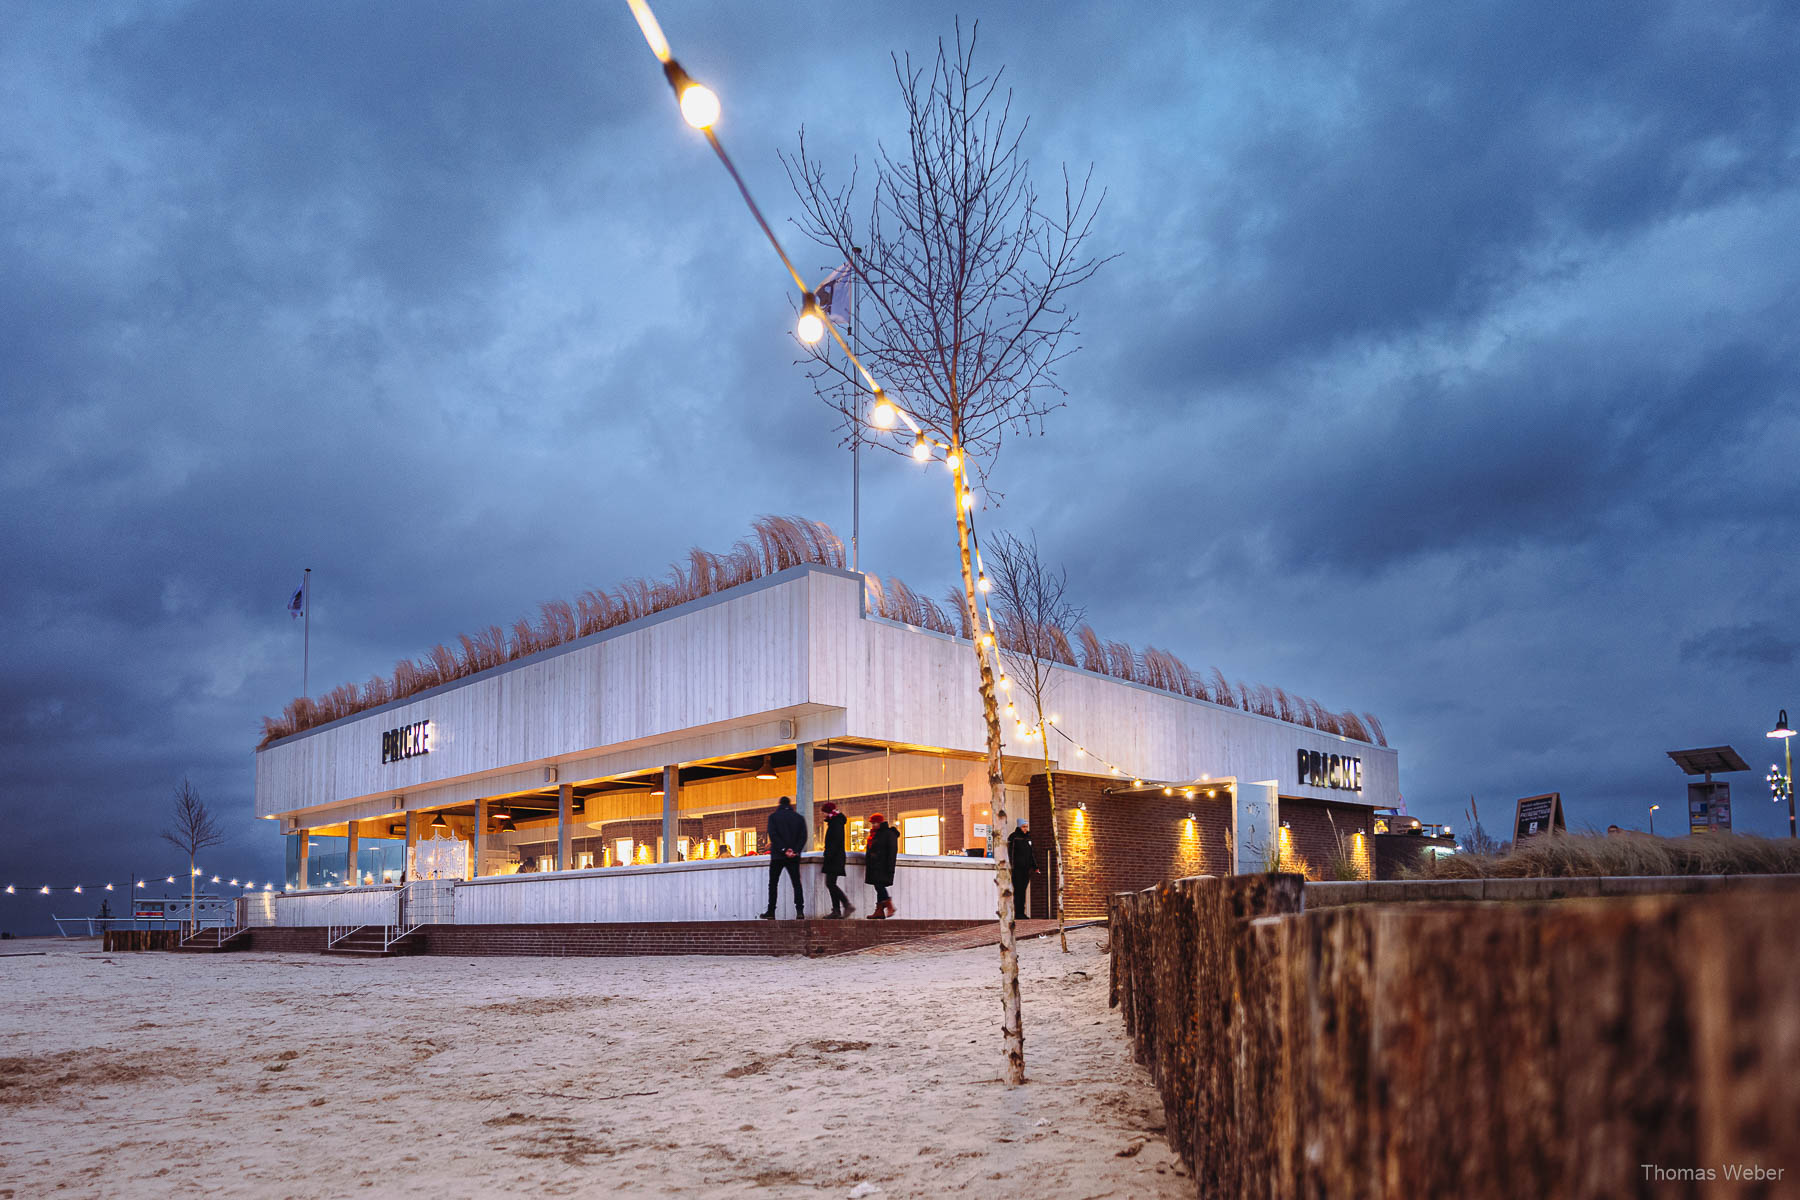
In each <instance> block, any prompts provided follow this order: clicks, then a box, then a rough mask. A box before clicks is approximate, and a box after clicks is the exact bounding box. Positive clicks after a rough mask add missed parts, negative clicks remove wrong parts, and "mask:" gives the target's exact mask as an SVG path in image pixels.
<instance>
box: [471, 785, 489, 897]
mask: <svg viewBox="0 0 1800 1200" xmlns="http://www.w3.org/2000/svg"><path fill="white" fill-rule="evenodd" d="M487 812H488V809H487V797H485V796H483V797H482V798H481V799H479V800H477V801H476V802H475V832H474V834H473V835H472V836H471V837H470V838H469V860H470V861H469V878H471V879H473V878H474V877H475V876H477V875H479V874H481V852H482V850H483V848H485V847H486V846H487Z"/></svg>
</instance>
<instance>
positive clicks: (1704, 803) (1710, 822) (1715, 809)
mask: <svg viewBox="0 0 1800 1200" xmlns="http://www.w3.org/2000/svg"><path fill="white" fill-rule="evenodd" d="M1687 787H1688V832H1689V833H1714V832H1717V833H1730V832H1731V785H1730V784H1729V783H1727V782H1725V781H1724V780H1722V779H1720V780H1710V779H1709V780H1706V781H1704V782H1695V783H1690V784H1688V785H1687Z"/></svg>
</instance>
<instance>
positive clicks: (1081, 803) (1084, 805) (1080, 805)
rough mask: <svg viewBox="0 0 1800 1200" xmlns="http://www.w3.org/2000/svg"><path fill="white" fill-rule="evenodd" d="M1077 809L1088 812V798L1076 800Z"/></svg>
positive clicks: (1077, 810)
mask: <svg viewBox="0 0 1800 1200" xmlns="http://www.w3.org/2000/svg"><path fill="white" fill-rule="evenodd" d="M1075 811H1076V812H1086V811H1087V801H1086V800H1077V801H1076V802H1075Z"/></svg>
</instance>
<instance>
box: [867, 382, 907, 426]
mask: <svg viewBox="0 0 1800 1200" xmlns="http://www.w3.org/2000/svg"><path fill="white" fill-rule="evenodd" d="M899 419H900V410H899V409H897V408H895V407H894V402H893V401H892V400H889V399H888V398H887V393H886V392H883V391H881V390H879V389H877V390H876V392H875V407H874V408H872V409H870V410H869V420H870V421H871V422H873V423H874V425H875V428H877V429H892V428H893V427H894V423H895V422H896V421H898V420H899Z"/></svg>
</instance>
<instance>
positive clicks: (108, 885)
mask: <svg viewBox="0 0 1800 1200" xmlns="http://www.w3.org/2000/svg"><path fill="white" fill-rule="evenodd" d="M106 890H107V891H109V892H110V891H112V890H113V889H112V884H110V883H109V884H107V885H106Z"/></svg>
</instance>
